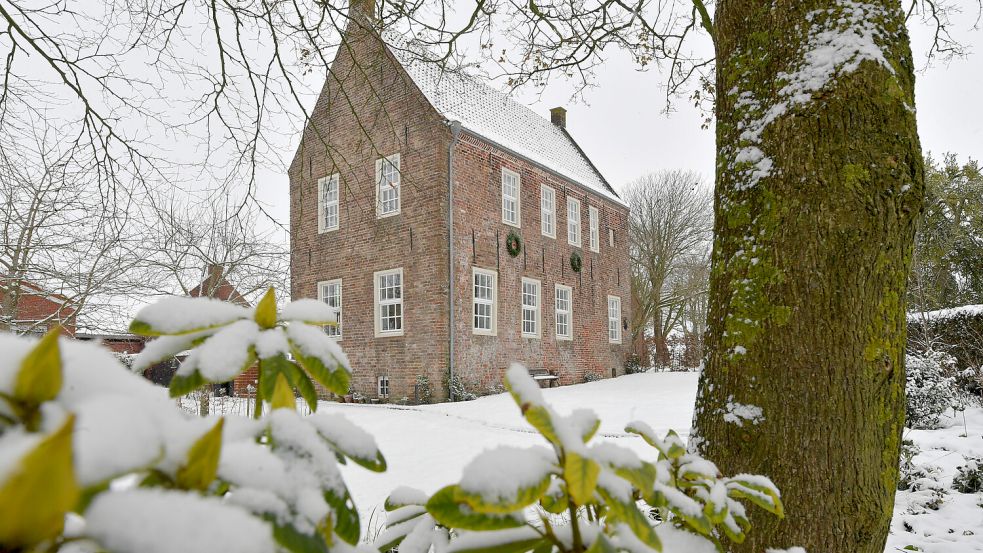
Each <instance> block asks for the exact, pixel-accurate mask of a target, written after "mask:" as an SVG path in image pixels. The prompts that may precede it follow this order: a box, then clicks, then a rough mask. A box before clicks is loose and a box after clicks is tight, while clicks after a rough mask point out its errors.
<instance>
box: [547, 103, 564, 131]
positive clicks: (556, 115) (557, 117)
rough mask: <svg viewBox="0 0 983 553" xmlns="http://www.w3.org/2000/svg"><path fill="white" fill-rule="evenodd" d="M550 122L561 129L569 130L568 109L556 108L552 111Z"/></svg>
mask: <svg viewBox="0 0 983 553" xmlns="http://www.w3.org/2000/svg"><path fill="white" fill-rule="evenodd" d="M550 121H553V124H554V125H556V126H557V127H560V128H561V129H565V128H567V110H566V108H562V107H556V108H553V109H551V110H550Z"/></svg>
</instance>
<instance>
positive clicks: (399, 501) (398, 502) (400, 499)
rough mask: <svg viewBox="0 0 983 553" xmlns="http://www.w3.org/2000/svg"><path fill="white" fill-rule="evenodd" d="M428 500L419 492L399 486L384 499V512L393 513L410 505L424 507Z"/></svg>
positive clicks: (425, 495)
mask: <svg viewBox="0 0 983 553" xmlns="http://www.w3.org/2000/svg"><path fill="white" fill-rule="evenodd" d="M429 500H430V498H429V497H428V496H427V494H425V493H423V492H421V491H420V490H417V489H414V488H409V487H407V486H400V487H398V488H396V489H395V490H393V491H392V493H390V494H389V497H387V498H386V503H385V509H386V511H395V510H396V509H401V508H403V507H407V506H410V505H419V506H425V505H426V504H427V501H429Z"/></svg>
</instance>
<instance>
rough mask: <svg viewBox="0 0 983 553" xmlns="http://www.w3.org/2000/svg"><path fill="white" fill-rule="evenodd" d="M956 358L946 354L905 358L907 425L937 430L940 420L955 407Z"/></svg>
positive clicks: (930, 353)
mask: <svg viewBox="0 0 983 553" xmlns="http://www.w3.org/2000/svg"><path fill="white" fill-rule="evenodd" d="M954 364H955V359H954V358H953V357H952V356H951V355H948V354H946V353H944V352H940V351H932V350H929V351H926V352H923V353H920V354H913V355H907V356H906V357H905V365H906V367H905V371H906V374H905V376H906V381H905V394H906V399H907V401H906V405H905V414H906V424H907V426H908V427H910V428H937V427H938V424H939V417H940V416H941V415H942V413H944V412H945V411H946V410H948V409H950V408H952V406H953V405H954V404H955V399H956V398H955V393H954V386H953V378H952V377H951V376H949V375H950V374H952V371H953V365H954Z"/></svg>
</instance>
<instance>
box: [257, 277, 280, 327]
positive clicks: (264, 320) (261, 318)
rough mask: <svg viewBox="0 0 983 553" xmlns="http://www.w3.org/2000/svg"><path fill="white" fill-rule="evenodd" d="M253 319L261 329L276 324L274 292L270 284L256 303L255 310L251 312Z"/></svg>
mask: <svg viewBox="0 0 983 553" xmlns="http://www.w3.org/2000/svg"><path fill="white" fill-rule="evenodd" d="M253 320H254V321H256V324H258V325H259V327H260V328H262V329H269V328H273V327H275V326H276V292H274V291H273V287H272V286H271V287H270V288H269V289H268V290H266V293H265V294H263V297H262V298H261V299H260V300H259V303H257V304H256V312H255V313H254V314H253Z"/></svg>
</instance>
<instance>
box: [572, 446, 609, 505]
mask: <svg viewBox="0 0 983 553" xmlns="http://www.w3.org/2000/svg"><path fill="white" fill-rule="evenodd" d="M600 474H601V466H600V465H599V464H597V461H595V460H593V459H591V458H590V457H585V456H583V455H580V454H578V453H575V452H573V451H567V452H566V458H565V459H564V462H563V479H564V480H565V481H566V483H567V489H568V490H569V492H570V499H572V500H573V502H574V503H576V504H577V505H586V504H587V503H589V502H590V501H591V499H593V498H594V490H596V489H597V478H598V476H600Z"/></svg>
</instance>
